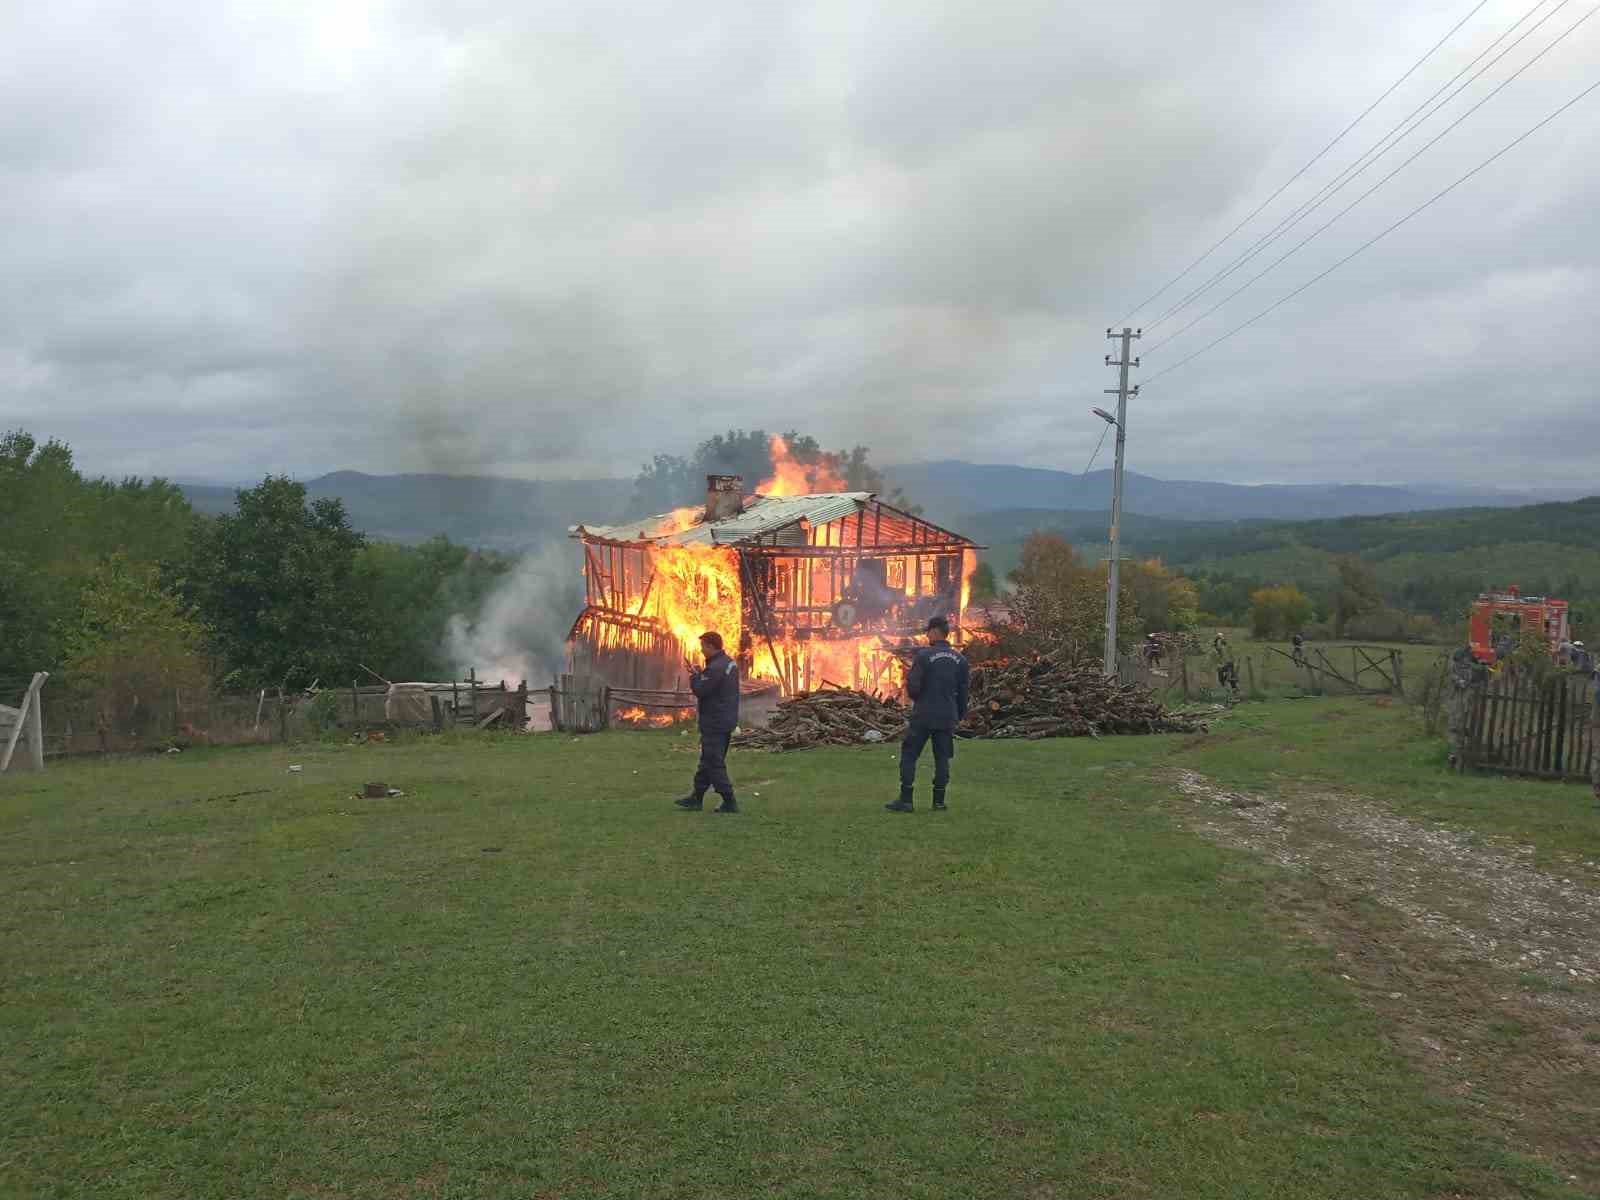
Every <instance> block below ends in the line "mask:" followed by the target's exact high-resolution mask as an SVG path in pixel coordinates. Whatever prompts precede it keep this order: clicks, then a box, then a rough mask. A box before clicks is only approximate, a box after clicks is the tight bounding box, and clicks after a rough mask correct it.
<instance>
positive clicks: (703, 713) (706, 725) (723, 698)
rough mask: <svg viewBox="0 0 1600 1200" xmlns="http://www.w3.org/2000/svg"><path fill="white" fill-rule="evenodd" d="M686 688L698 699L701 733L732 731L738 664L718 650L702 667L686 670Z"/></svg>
mask: <svg viewBox="0 0 1600 1200" xmlns="http://www.w3.org/2000/svg"><path fill="white" fill-rule="evenodd" d="M689 690H690V691H691V692H693V693H694V694H695V698H696V699H697V700H698V701H699V702H700V732H701V733H732V732H733V731H734V728H735V727H736V726H737V725H738V724H739V664H738V663H736V662H734V661H733V659H731V658H729V657H728V656H727V655H726V654H724V653H722V652H721V651H718V652H717V653H716V654H715V655H713V656H712V657H711V658H709V659H707V660H706V665H705V669H704V670H700V671H691V672H690V673H689Z"/></svg>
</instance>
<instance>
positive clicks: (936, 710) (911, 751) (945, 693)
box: [884, 617, 972, 812]
mask: <svg viewBox="0 0 1600 1200" xmlns="http://www.w3.org/2000/svg"><path fill="white" fill-rule="evenodd" d="M971 675H972V672H971V668H970V667H968V666H967V660H966V659H965V658H964V657H963V656H962V655H961V652H960V651H958V650H956V649H955V648H954V647H953V646H951V645H950V622H949V621H947V620H945V619H944V618H943V617H934V618H932V619H931V620H929V622H928V644H927V645H926V646H924V647H922V648H921V649H920V650H918V651H917V655H916V657H915V658H914V659H912V660H911V670H910V672H909V673H908V674H907V675H906V695H908V696H910V697H911V724H910V725H909V726H907V728H906V736H905V740H904V741H902V742H901V743H900V798H899V799H898V800H893V801H891V802H890V803H888V804H885V805H884V807H885V808H886V809H888V810H889V811H890V812H911V811H912V810H913V807H914V806H913V804H912V802H911V794H912V791H913V789H914V788H915V786H916V782H917V759H919V758H921V757H922V748H923V747H924V746H926V745H927V744H928V743H929V742H930V741H931V742H932V743H933V811H934V812H944V811H945V799H944V793H945V789H946V788H947V787H949V785H950V760H951V759H952V758H954V757H955V729H956V726H957V725H959V724H960V723H961V718H962V717H964V716H966V715H967V695H968V686H969V683H970V681H971Z"/></svg>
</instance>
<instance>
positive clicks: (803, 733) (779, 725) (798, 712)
mask: <svg viewBox="0 0 1600 1200" xmlns="http://www.w3.org/2000/svg"><path fill="white" fill-rule="evenodd" d="M906 715H907V710H906V709H905V707H904V706H903V705H901V704H899V703H898V702H897V701H894V700H880V699H879V698H878V697H877V696H872V695H868V694H867V693H866V692H857V691H852V690H851V689H849V688H842V687H834V686H831V685H830V686H826V687H824V688H823V689H822V690H821V691H817V692H806V693H805V694H803V695H800V696H796V697H794V698H793V699H791V700H785V701H783V702H782V703H780V704H779V705H778V707H777V709H776V711H774V712H773V714H772V719H771V720H770V721H768V722H767V726H766V728H765V729H747V730H745V731H744V732H743V733H741V734H739V736H738V738H737V739H735V740H736V741H737V742H738V744H739V745H740V746H745V747H749V748H751V749H756V750H804V749H806V748H808V747H811V746H858V745H860V744H861V743H863V742H889V741H895V740H897V739H898V738H899V737H900V736H901V735H902V734H904V733H905V731H906Z"/></svg>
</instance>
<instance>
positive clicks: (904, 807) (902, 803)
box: [884, 787, 914, 812]
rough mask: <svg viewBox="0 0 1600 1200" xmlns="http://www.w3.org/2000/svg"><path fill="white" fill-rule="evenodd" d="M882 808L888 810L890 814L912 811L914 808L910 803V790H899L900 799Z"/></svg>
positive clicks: (906, 788)
mask: <svg viewBox="0 0 1600 1200" xmlns="http://www.w3.org/2000/svg"><path fill="white" fill-rule="evenodd" d="M884 808H886V809H888V810H889V811H890V812H911V811H913V808H914V806H913V805H912V803H911V789H910V788H908V787H903V788H901V789H900V799H898V800H895V801H892V802H890V803H888V804H885V805H884Z"/></svg>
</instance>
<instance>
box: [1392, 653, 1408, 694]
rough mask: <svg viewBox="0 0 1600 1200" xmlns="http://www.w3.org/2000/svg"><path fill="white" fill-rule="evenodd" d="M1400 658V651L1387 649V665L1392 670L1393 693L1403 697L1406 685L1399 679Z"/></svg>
mask: <svg viewBox="0 0 1600 1200" xmlns="http://www.w3.org/2000/svg"><path fill="white" fill-rule="evenodd" d="M1400 658H1401V654H1400V651H1398V650H1391V651H1389V666H1390V668H1391V669H1393V671H1394V694H1395V695H1396V696H1400V697H1401V698H1404V697H1405V694H1406V685H1405V684H1404V683H1403V682H1401V679H1400Z"/></svg>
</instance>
